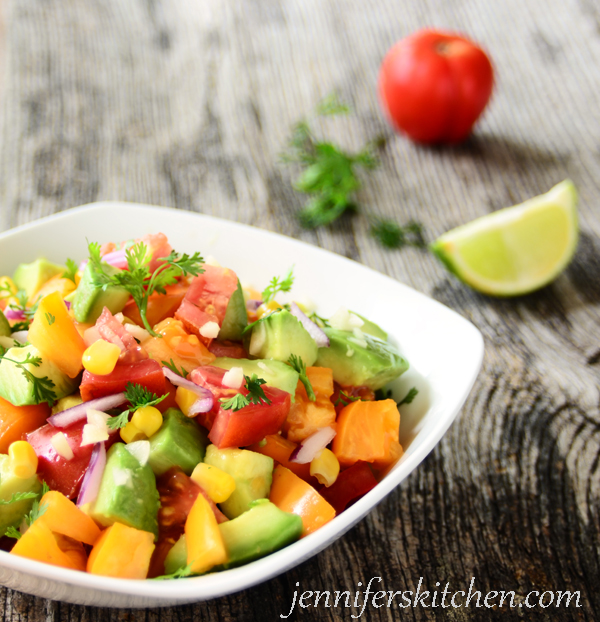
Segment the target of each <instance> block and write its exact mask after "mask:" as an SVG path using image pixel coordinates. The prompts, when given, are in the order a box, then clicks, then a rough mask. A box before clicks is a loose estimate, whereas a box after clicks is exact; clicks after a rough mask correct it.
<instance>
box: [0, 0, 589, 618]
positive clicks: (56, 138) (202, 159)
mask: <svg viewBox="0 0 600 622" xmlns="http://www.w3.org/2000/svg"><path fill="white" fill-rule="evenodd" d="M2 8H3V10H4V22H5V27H4V32H3V40H2V46H3V48H4V51H3V53H2V54H1V55H0V60H1V61H2V63H3V66H2V68H1V70H0V75H2V76H3V77H2V87H1V89H0V93H1V95H0V97H1V98H2V103H1V109H0V110H1V114H0V230H4V229H8V228H10V227H13V226H15V225H18V224H21V223H26V222H30V221H31V220H34V219H36V218H39V217H41V216H44V215H48V214H52V213H55V212H58V211H61V210H64V209H68V208H70V207H73V206H76V205H80V204H84V203H88V202H92V201H98V200H105V199H120V200H130V201H137V202H142V203H152V204H159V205H166V206H173V207H177V208H180V209H187V210H193V211H199V212H203V213H208V214H213V215H218V216H222V217H225V218H229V219H232V220H237V221H239V222H243V223H251V224H257V225H259V226H261V227H264V228H266V229H271V230H274V231H278V232H281V233H284V234H287V235H290V236H294V237H297V238H299V239H302V240H304V241H307V242H309V243H312V244H316V245H319V246H322V247H324V248H327V249H330V250H333V251H335V252H337V253H341V254H343V255H346V256H348V257H352V258H353V259H356V260H358V261H361V262H363V263H365V264H366V265H368V266H370V267H373V268H374V269H376V270H379V271H381V272H384V273H386V274H388V275H390V276H392V277H394V278H396V279H398V280H400V281H403V282H405V283H407V284H409V285H411V286H412V287H415V288H416V289H418V290H420V291H423V292H425V293H427V294H429V295H431V296H433V297H434V298H436V299H437V300H439V301H441V302H443V303H444V304H446V305H448V306H450V307H451V308H453V309H455V310H456V311H458V312H459V313H460V314H461V315H463V316H464V317H466V318H468V319H469V320H471V321H472V322H473V323H474V324H475V325H476V326H477V327H478V328H479V329H480V330H481V331H482V333H483V334H484V337H485V341H486V356H485V361H484V367H483V370H482V373H481V375H480V377H479V379H478V382H477V384H476V387H475V389H474V390H473V392H472V394H471V396H470V398H469V400H468V402H467V404H466V405H465V407H464V408H463V411H462V414H461V415H460V417H459V419H458V420H457V422H456V423H455V424H454V425H453V427H452V428H451V430H450V431H449V432H448V434H447V435H446V436H445V438H444V439H443V441H442V442H441V443H440V445H439V446H438V447H437V448H436V449H435V450H434V452H433V453H432V454H431V455H430V456H429V458H428V459H427V460H426V461H425V462H424V464H423V465H422V466H421V467H420V468H419V469H418V470H417V471H416V472H415V473H414V474H413V475H412V476H411V477H410V478H409V479H408V480H407V481H406V482H405V483H404V485H402V486H401V487H400V489H398V490H397V491H395V492H394V493H393V494H391V495H390V496H389V497H388V498H387V500H386V501H384V502H383V503H382V504H381V505H380V506H379V507H378V508H377V509H376V510H375V511H374V512H372V513H371V514H370V516H369V517H368V518H366V519H365V520H363V521H362V522H361V523H360V524H359V525H358V526H357V527H356V528H355V529H353V530H352V531H351V532H350V533H349V534H347V535H346V536H345V537H344V538H342V539H341V540H340V541H338V542H337V543H336V544H335V545H333V546H332V547H330V548H329V549H327V550H326V551H325V552H323V553H322V554H320V555H319V556H317V557H316V558H314V559H312V560H310V561H308V562H306V563H304V564H303V565H301V566H300V567H298V568H296V569H294V570H292V571H290V572H288V573H287V574H285V575H283V576H281V577H278V578H276V579H274V580H272V581H270V582H268V583H266V584H264V585H261V586H259V587H257V588H255V589H252V590H248V591H245V592H242V593H240V594H236V595H233V596H230V597H227V598H222V599H219V600H216V601H213V602H210V603H199V604H197V605H193V606H185V607H178V608H173V609H165V610H148V611H128V610H102V609H94V608H86V607H79V606H73V605H68V604H62V603H56V602H49V601H43V600H40V599H36V598H33V597H30V596H26V595H23V594H19V593H16V592H12V591H9V590H6V589H1V590H0V611H1V612H2V616H3V619H4V620H6V621H7V622H8V621H10V622H17V621H21V620H28V621H31V622H38V621H41V620H47V621H56V622H58V621H60V622H63V621H67V620H68V621H69V622H75V621H80V620H81V621H83V620H85V621H88V620H95V621H102V622H108V621H111V622H113V621H117V620H118V621H122V620H136V621H137V620H148V621H153V620H158V619H160V620H166V621H168V622H175V621H181V622H183V621H186V622H187V621H188V620H190V621H191V620H194V621H203V620H223V621H226V620H243V621H254V620H261V621H262V620H277V619H280V618H279V615H280V614H285V613H287V612H288V611H289V607H290V604H291V601H292V596H293V592H294V590H295V589H296V582H299V583H300V585H301V586H302V588H303V589H306V590H350V591H354V590H356V589H357V587H356V586H357V583H358V582H359V581H361V582H363V583H364V582H365V581H368V580H369V578H371V577H376V576H381V577H383V581H384V584H385V587H384V588H383V589H388V590H403V589H414V588H415V587H416V585H417V583H418V581H419V578H420V577H423V580H424V584H425V585H428V586H429V588H430V589H434V586H435V583H436V581H439V582H441V584H442V585H443V584H445V582H446V581H449V582H450V584H451V586H452V587H454V588H455V589H466V587H468V583H469V581H470V578H471V577H476V581H477V583H476V585H477V589H479V590H482V591H489V590H492V589H495V590H499V589H502V590H515V591H516V592H517V593H518V594H521V595H525V594H526V593H527V592H528V591H529V590H532V589H535V590H538V591H540V592H543V591H545V590H558V589H560V590H579V591H580V593H581V607H580V608H578V609H576V608H575V607H574V606H573V605H571V606H570V607H569V608H559V609H557V608H554V607H550V608H548V609H542V608H540V607H537V608H535V609H532V610H527V614H529V615H530V616H534V617H535V618H536V619H554V620H574V619H582V620H583V619H589V620H591V619H594V617H595V612H597V611H599V610H600V595H599V592H598V589H597V586H598V577H599V576H600V568H599V565H600V557H599V551H600V542H599V539H600V519H599V507H600V470H599V468H598V465H599V460H598V456H599V455H600V453H599V451H600V413H599V409H598V405H599V398H598V375H599V369H600V343H599V340H598V336H599V317H600V316H599V310H600V309H599V306H600V239H599V236H600V215H599V214H600V213H599V211H598V208H597V205H598V202H599V200H600V189H599V187H598V182H597V180H598V179H600V151H599V149H598V145H599V144H600V113H599V112H598V111H599V110H600V106H599V103H600V102H599V99H598V84H599V80H600V70H599V69H598V67H600V10H599V8H598V6H597V3H595V2H593V1H592V0H568V1H567V2H559V0H531V1H528V2H522V1H521V0H506V1H504V2H494V0H482V1H481V2H470V1H469V0H448V1H447V2H444V3H440V2H433V1H431V0H425V1H417V0H410V1H407V2H404V3H400V2H395V1H393V0H361V1H359V0H338V1H334V0H280V1H279V2H277V1H275V0H240V1H238V2H223V1H222V0H205V1H204V2H192V1H191V0H129V1H128V2H123V1H122V0H103V1H101V0H5V1H4V2H3V3H2ZM426 25H436V26H443V27H445V28H448V29H454V30H460V31H463V32H466V33H468V34H469V35H471V36H472V37H473V38H474V39H476V40H478V41H480V42H481V43H482V44H483V45H484V46H485V47H486V49H487V50H488V51H489V53H490V54H491V56H492V58H493V60H494V64H495V68H496V74H497V84H496V90H495V94H494V97H493V100H492V102H491V105H490V107H489V109H488V111H487V114H486V115H485V117H484V119H483V120H482V122H481V123H480V124H479V126H478V128H477V131H476V133H475V134H474V135H473V136H472V137H471V138H470V139H469V140H468V141H467V143H465V144H464V145H462V146H460V147H456V148H423V147H417V146H415V145H413V144H411V143H410V142H408V141H407V140H405V139H403V138H401V137H399V136H396V135H394V134H393V133H392V132H391V131H390V130H389V128H388V127H387V126H386V124H385V122H384V121H383V119H382V117H381V114H380V112H379V109H378V105H377V99H376V77H377V70H378V66H379V63H380V61H381V58H382V56H383V54H384V53H385V50H386V49H387V48H388V47H389V46H390V45H391V44H392V43H393V42H394V41H395V40H397V39H398V38H400V37H402V36H404V35H406V34H408V33H410V32H412V31H413V30H416V29H417V28H419V27H422V26H426ZM333 91H336V92H338V93H339V94H340V95H341V97H342V98H344V99H346V100H348V101H349V102H351V104H352V105H353V108H354V110H355V114H354V115H352V116H351V117H349V118H348V119H345V120H335V121H327V122H323V123H322V124H320V125H317V127H318V129H319V131H322V132H324V133H325V134H326V135H327V136H329V137H331V138H333V139H335V140H337V141H339V142H340V143H341V144H343V145H345V146H346V147H347V148H349V149H357V148H359V147H360V146H361V145H362V144H363V143H364V142H365V141H367V140H371V139H373V138H374V137H377V136H383V137H384V138H385V144H384V146H383V148H382V149H381V152H380V158H381V166H380V167H379V169H377V170H376V171H375V172H374V174H373V175H371V176H370V177H368V178H366V179H365V182H364V187H363V189H362V190H361V192H360V196H359V202H360V204H361V206H362V209H363V212H362V214H361V215H358V216H355V217H353V218H343V219H342V221H341V222H340V224H339V226H336V227H334V228H331V229H323V230H319V231H317V232H311V231H305V230H302V229H301V228H300V227H299V225H298V223H297V220H296V213H297V210H298V208H299V207H300V206H301V204H302V198H301V197H300V196H299V195H298V194H297V193H295V192H294V191H293V190H292V189H291V181H292V179H293V176H294V174H295V172H296V171H295V170H294V169H293V168H287V167H285V166H282V165H281V163H280V161H279V154H280V153H281V151H282V150H283V149H284V147H285V142H286V139H287V137H288V135H289V131H290V128H291V126H292V125H293V123H294V122H296V121H297V120H298V119H300V118H302V117H305V116H306V115H308V114H310V111H311V110H313V109H314V106H315V104H316V103H317V102H318V101H319V99H320V98H322V97H324V96H326V95H327V94H329V93H331V92H333ZM566 177H570V178H571V179H573V180H574V181H575V183H576V185H577V187H578V189H579V191H580V197H581V204H580V218H581V229H582V238H581V244H580V247H579V250H578V253H577V255H576V257H575V260H574V261H573V263H572V265H571V266H570V267H569V269H568V270H567V271H566V272H565V273H564V274H563V275H562V276H561V277H560V278H559V279H558V280H557V281H556V282H555V283H554V284H553V285H551V286H549V287H547V288H545V289H544V290H542V291H540V292H538V293H536V294H532V295H529V296H526V297H522V298H518V299H515V300H493V299H490V298H487V297H484V296H481V295H479V294H477V293H475V292H472V291H470V290H469V289H467V288H466V287H464V286H463V285H461V284H460V283H458V282H457V281H456V280H454V279H453V278H452V277H451V276H449V275H448V274H446V273H445V272H444V270H443V269H442V267H441V266H440V265H439V264H438V263H437V262H436V261H435V259H434V258H433V257H432V256H431V255H430V254H428V253H427V252H426V251H422V250H417V249H406V250H403V251H400V252H387V251H384V250H382V249H380V248H379V247H378V246H377V245H376V243H375V241H374V240H373V239H372V238H370V237H369V235H368V219H367V214H372V215H379V216H385V217H391V218H396V219H398V220H400V221H401V222H404V221H407V220H409V219H415V220H418V221H421V222H422V223H423V224H424V225H425V227H426V231H427V236H428V239H430V240H431V239H434V238H435V237H436V236H438V235H439V234H440V233H442V232H443V231H445V230H447V229H449V228H451V227H453V226H456V225H458V224H461V223H464V222H466V221H468V220H471V219H472V218H475V217H477V216H480V215H483V214H486V213H488V212H491V211H493V210H495V209H498V208H500V207H504V206H507V205H511V204H513V203H517V202H520V201H522V200H524V199H526V198H529V197H530V196H533V195H535V194H538V193H541V192H544V191H546V190H547V189H549V188H550V187H551V186H552V185H553V184H555V183H557V182H559V181H561V180H562V179H564V178H566ZM501 611H502V613H503V615H504V619H520V618H521V617H524V616H525V615H526V614H524V610H523V609H522V608H521V609H519V608H515V609H507V608H506V607H504V608H502V610H501ZM351 613H354V614H355V615H358V610H351V609H345V610H344V609H342V608H337V609H334V608H329V609H328V608H325V607H322V606H319V607H317V608H314V607H311V608H310V609H306V610H304V611H302V612H300V613H298V611H296V612H295V613H294V614H293V615H292V616H291V618H290V619H309V618H310V619H315V620H338V619H340V620H341V619H351V618H350V615H351ZM434 617H441V618H444V617H445V618H448V619H455V620H466V619H477V620H478V619H481V620H487V619H489V618H490V613H489V611H487V610H482V609H474V608H472V607H471V608H470V609H465V608H462V609H456V610H451V611H449V610H448V609H446V610H443V611H440V610H436V611H433V610H432V609H425V608H423V607H417V608H410V609H405V610H402V609H399V608H398V607H396V608H391V609H388V608H386V607H383V608H380V609H376V608H373V607H369V608H368V609H367V610H366V611H365V614H364V618H363V619H369V620H389V619H393V620H399V619H405V618H406V619H414V620H425V619H430V618H434Z"/></svg>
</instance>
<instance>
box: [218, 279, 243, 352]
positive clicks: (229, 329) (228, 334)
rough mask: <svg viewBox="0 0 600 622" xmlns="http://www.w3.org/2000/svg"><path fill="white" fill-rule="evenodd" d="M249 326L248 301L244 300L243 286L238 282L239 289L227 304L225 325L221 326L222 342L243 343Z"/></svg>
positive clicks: (220, 337)
mask: <svg viewBox="0 0 600 622" xmlns="http://www.w3.org/2000/svg"><path fill="white" fill-rule="evenodd" d="M247 325H248V313H247V312H246V301H245V300H244V293H243V292H242V286H241V285H240V282H239V280H238V284H237V289H236V290H235V291H234V292H233V294H232V295H231V298H230V299H229V302H228V303H227V309H226V310H225V317H224V318H223V324H222V325H221V330H219V339H220V340H222V341H225V340H230V341H241V339H242V332H243V330H244V328H246V326H247Z"/></svg>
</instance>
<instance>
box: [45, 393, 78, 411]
mask: <svg viewBox="0 0 600 622" xmlns="http://www.w3.org/2000/svg"><path fill="white" fill-rule="evenodd" d="M82 402H83V400H82V399H81V395H79V393H73V395H67V396H66V397H61V398H60V399H59V400H58V402H56V404H54V406H52V414H53V415H56V413H61V412H62V411H63V410H67V408H73V406H78V405H79V404H81V403H82Z"/></svg>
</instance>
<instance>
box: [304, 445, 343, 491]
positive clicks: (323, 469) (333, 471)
mask: <svg viewBox="0 0 600 622" xmlns="http://www.w3.org/2000/svg"><path fill="white" fill-rule="evenodd" d="M310 474H311V475H312V476H313V477H316V478H317V480H318V481H319V484H323V485H324V486H331V484H333V482H335V480H336V479H337V476H338V475H339V474H340V463H339V462H338V459H337V458H336V456H335V454H334V453H333V452H332V451H331V449H327V448H325V449H323V450H321V451H320V452H319V453H318V454H317V455H316V456H315V457H314V458H313V459H312V461H311V463H310Z"/></svg>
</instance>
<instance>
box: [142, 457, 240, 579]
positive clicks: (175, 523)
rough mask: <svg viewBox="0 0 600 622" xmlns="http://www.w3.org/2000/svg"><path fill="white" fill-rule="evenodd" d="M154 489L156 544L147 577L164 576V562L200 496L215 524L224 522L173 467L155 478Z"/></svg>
mask: <svg viewBox="0 0 600 622" xmlns="http://www.w3.org/2000/svg"><path fill="white" fill-rule="evenodd" d="M156 487H157V489H158V494H159V495H160V509H159V511H158V543H157V545H156V549H155V550H154V554H153V555H152V561H151V562H150V571H149V573H148V576H149V577H157V576H160V575H162V574H164V564H165V558H166V556H167V554H168V552H169V550H170V549H171V547H172V546H173V545H174V544H175V542H177V540H179V538H180V536H181V535H182V534H183V531H184V527H185V521H186V519H187V516H188V514H189V512H190V510H191V508H192V505H194V501H195V500H196V497H197V496H198V495H199V494H203V495H204V497H205V498H206V500H207V501H208V503H209V505H210V507H211V508H212V511H213V512H214V515H215V518H216V519H217V523H222V522H225V521H227V520H228V518H227V517H226V516H225V515H224V514H223V513H222V512H221V510H219V508H218V507H217V506H216V505H215V503H214V502H213V501H211V499H210V498H209V497H208V495H207V494H206V493H205V492H204V490H202V488H201V487H200V486H198V484H196V483H195V482H194V481H193V480H192V479H190V478H189V477H188V476H187V475H186V474H185V473H184V472H183V471H181V469H178V468H177V467H174V468H172V469H169V470H168V471H167V472H166V473H164V474H163V475H161V476H160V477H158V478H157V480H156Z"/></svg>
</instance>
